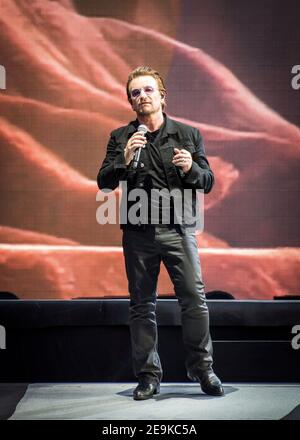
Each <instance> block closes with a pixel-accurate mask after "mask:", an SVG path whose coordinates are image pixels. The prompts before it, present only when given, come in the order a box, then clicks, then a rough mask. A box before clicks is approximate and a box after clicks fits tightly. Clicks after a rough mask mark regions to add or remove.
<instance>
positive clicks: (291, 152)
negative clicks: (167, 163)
mask: <svg viewBox="0 0 300 440" xmlns="http://www.w3.org/2000/svg"><path fill="white" fill-rule="evenodd" d="M0 23H1V40H0V64H1V66H0V87H1V90H0V105H1V114H0V118H1V124H0V143H1V162H0V167H1V172H0V180H1V201H0V203H1V214H0V215H1V221H0V223H1V226H0V241H1V245H0V246H1V252H0V290H1V291H2V292H12V293H14V294H15V295H16V296H17V297H18V298H21V299H72V298H78V297H80V298H81V297H82V298H96V297H107V296H108V297H116V296H121V297H127V296H128V286H127V280H126V274H125V268H124V258H123V251H122V247H121V231H120V227H119V225H118V224H117V223H116V224H106V225H101V224H99V223H98V222H97V220H96V213H97V209H98V208H99V206H100V203H101V202H100V201H99V200H100V199H101V196H99V191H98V188H97V184H96V176H97V172H98V169H99V167H100V166H101V163H102V161H103V159H104V157H105V152H106V147H107V142H108V139H109V134H110V132H111V131H112V130H114V129H115V128H117V127H120V126H122V125H126V124H127V123H128V122H129V121H130V120H133V119H135V114H134V113H133V111H132V109H131V107H130V105H129V103H128V101H127V96H126V89H125V86H126V81H127V77H128V74H129V73H130V71H131V70H133V69H134V68H135V67H137V66H140V65H147V66H148V65H149V66H151V67H153V68H155V69H156V70H158V71H159V72H160V73H161V74H162V76H163V77H164V78H165V82H166V86H167V107H166V112H167V114H168V115H169V116H171V117H172V118H174V119H177V120H179V121H183V122H186V123H188V124H190V125H192V126H194V127H196V128H198V129H199V130H200V132H201V134H202V136H203V139H204V144H205V149H206V154H207V157H208V160H209V163H210V165H211V168H212V169H213V171H214V174H215V178H216V183H215V186H214V188H213V190H212V192H211V193H209V194H207V195H205V215H204V217H205V219H204V231H203V232H201V233H199V234H198V235H197V241H198V245H199V255H200V260H201V265H202V272H203V278H204V283H205V290H206V292H207V293H209V292H213V291H222V292H226V293H230V294H231V295H232V296H233V297H234V298H236V299H273V298H274V297H278V296H285V295H300V234H299V188H300V185H299V183H300V172H299V158H300V150H299V147H300V58H299V47H300V33H299V28H300V9H299V7H298V2H297V1H291V0H290V1H285V2H282V1H271V0H263V1H262V0H253V1H251V2H241V1H238V0H213V1H210V0H201V1H196V0H185V1H183V0H182V1H180V0H155V1H151V2H150V1H147V0H131V1H121V0H119V1H114V2H107V1H100V0H99V1H97V0H93V1H92V0H73V1H72V0H60V1H59V0H57V1H50V0H32V1H30V2H28V1H27V0H6V1H5V0H4V1H3V2H2V3H1V13H0ZM118 195H119V192H118V190H116V199H117V200H118ZM173 294H174V293H173V288H172V285H171V282H170V280H169V278H168V275H167V272H166V270H165V269H164V268H163V267H162V269H161V275H160V279H159V285H158V295H160V296H162V295H173Z"/></svg>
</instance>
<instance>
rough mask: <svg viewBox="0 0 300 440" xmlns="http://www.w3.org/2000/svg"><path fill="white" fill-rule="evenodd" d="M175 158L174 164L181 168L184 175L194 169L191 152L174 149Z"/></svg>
mask: <svg viewBox="0 0 300 440" xmlns="http://www.w3.org/2000/svg"><path fill="white" fill-rule="evenodd" d="M174 153H175V154H174V157H173V160H172V163H173V164H174V165H176V166H178V167H181V169H182V171H183V172H184V173H187V172H188V171H190V169H191V168H192V164H193V159H192V155H191V153H190V152H189V151H187V150H185V149H184V148H182V149H181V150H179V148H174Z"/></svg>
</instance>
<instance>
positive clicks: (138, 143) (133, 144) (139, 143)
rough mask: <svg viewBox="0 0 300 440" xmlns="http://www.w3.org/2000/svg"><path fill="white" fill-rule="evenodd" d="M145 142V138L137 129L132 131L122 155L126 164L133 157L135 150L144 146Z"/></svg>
mask: <svg viewBox="0 0 300 440" xmlns="http://www.w3.org/2000/svg"><path fill="white" fill-rule="evenodd" d="M146 143H147V139H146V138H145V136H144V135H143V134H141V132H139V131H137V132H136V133H134V134H133V135H132V136H131V138H130V139H129V141H128V142H127V145H126V147H125V150H124V157H125V163H126V165H129V164H130V162H131V161H132V159H133V157H134V153H135V150H136V149H137V148H140V147H144V146H145V145H146Z"/></svg>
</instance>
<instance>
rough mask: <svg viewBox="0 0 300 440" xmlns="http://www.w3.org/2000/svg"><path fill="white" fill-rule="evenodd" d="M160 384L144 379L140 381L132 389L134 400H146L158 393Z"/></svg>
mask: <svg viewBox="0 0 300 440" xmlns="http://www.w3.org/2000/svg"><path fill="white" fill-rule="evenodd" d="M159 392H160V384H159V383H151V382H147V381H145V380H143V381H141V382H140V383H139V384H138V386H137V387H136V388H135V390H134V391H133V398H134V400H146V399H151V397H153V395H154V394H159Z"/></svg>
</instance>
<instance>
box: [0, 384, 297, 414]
mask: <svg viewBox="0 0 300 440" xmlns="http://www.w3.org/2000/svg"><path fill="white" fill-rule="evenodd" d="M10 387H11V388H10ZM10 387H9V385H7V384H6V385H3V384H2V386H1V385H0V389H1V390H2V393H1V395H2V401H3V396H4V395H6V396H7V398H6V402H10V405H8V403H6V407H5V405H4V404H3V402H2V401H1V398H0V408H1V413H0V418H4V417H6V418H9V420H173V421H174V420H178V421H180V420H181V421H182V420H281V419H284V420H300V383H298V384H286V383H260V384H259V383H225V384H224V389H225V396H222V397H212V396H208V395H206V394H204V393H202V391H201V389H200V386H199V385H197V384H194V383H189V384H187V383H164V382H163V383H162V385H161V392H160V394H159V395H156V396H154V398H153V399H150V400H147V401H142V402H137V401H135V400H133V399H132V392H133V389H134V387H135V383H128V382H127V383H124V382H123V383H113V382H111V383H68V384H67V383H60V384H58V383H43V384H41V383H36V384H30V385H28V387H27V386H26V385H22V384H19V385H12V384H11V385H10ZM13 390H14V392H15V398H14V399H13V398H12V397H11V398H10V399H9V398H8V396H9V394H10V395H11V396H12V394H13ZM21 390H23V392H25V394H24V396H23V397H21V396H20V391H21ZM18 391H19V396H18V397H17V396H16V395H17V392H18ZM21 394H22V393H21ZM20 397H21V399H20ZM19 399H20V400H19ZM15 406H16V407H15Z"/></svg>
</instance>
